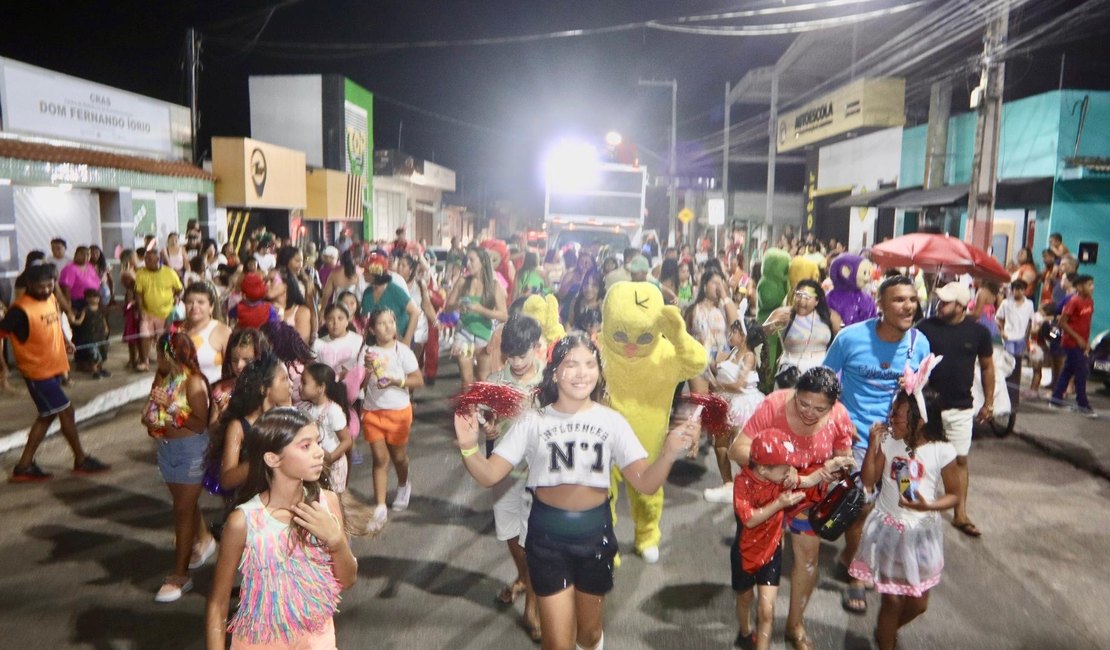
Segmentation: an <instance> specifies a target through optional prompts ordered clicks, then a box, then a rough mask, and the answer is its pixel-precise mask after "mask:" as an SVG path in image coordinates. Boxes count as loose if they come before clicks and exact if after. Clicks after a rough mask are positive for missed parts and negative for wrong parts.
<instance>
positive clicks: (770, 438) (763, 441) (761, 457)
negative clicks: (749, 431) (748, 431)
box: [750, 429, 794, 465]
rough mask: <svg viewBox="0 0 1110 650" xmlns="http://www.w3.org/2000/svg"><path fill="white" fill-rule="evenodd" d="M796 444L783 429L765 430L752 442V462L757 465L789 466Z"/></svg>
mask: <svg viewBox="0 0 1110 650" xmlns="http://www.w3.org/2000/svg"><path fill="white" fill-rule="evenodd" d="M793 455H794V443H793V442H792V441H791V440H790V436H789V435H787V433H786V432H785V431H783V430H782V429H764V430H763V431H760V432H759V433H758V434H756V436H755V440H752V450H751V456H750V459H751V462H753V463H755V464H756V465H789V464H790V459H791V457H792V456H793Z"/></svg>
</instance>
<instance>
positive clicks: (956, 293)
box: [937, 282, 971, 307]
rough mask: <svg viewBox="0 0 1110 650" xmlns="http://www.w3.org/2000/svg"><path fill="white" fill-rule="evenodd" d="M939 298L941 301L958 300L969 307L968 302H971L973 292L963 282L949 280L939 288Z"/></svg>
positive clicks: (957, 301)
mask: <svg viewBox="0 0 1110 650" xmlns="http://www.w3.org/2000/svg"><path fill="white" fill-rule="evenodd" d="M937 298H940V300H941V302H956V303H959V304H960V305H961V306H963V307H967V303H969V302H971V292H969V291H968V290H967V287H966V286H964V284H963V283H962V282H949V283H948V284H946V285H944V286H943V287H941V288H939V289H937Z"/></svg>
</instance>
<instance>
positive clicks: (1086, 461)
mask: <svg viewBox="0 0 1110 650" xmlns="http://www.w3.org/2000/svg"><path fill="white" fill-rule="evenodd" d="M1089 388H1091V389H1092V390H1091V395H1090V398H1091V405H1092V406H1093V407H1094V408H1095V410H1096V411H1098V412H1099V413H1100V417H1099V418H1098V419H1091V418H1087V417H1084V416H1082V415H1080V414H1079V413H1077V412H1075V411H1074V410H1071V409H1067V410H1062V409H1052V408H1049V406H1048V402H1047V401H1046V400H1032V399H1025V398H1023V399H1022V400H1021V407H1020V408H1019V409H1018V418H1017V423H1016V424H1015V425H1014V435H1015V436H1017V437H1018V438H1020V439H1022V440H1024V441H1026V442H1028V443H1030V444H1032V445H1034V446H1035V447H1038V448H1039V449H1041V450H1043V451H1045V452H1047V453H1049V454H1051V455H1053V456H1055V457H1057V458H1060V459H1062V460H1065V461H1067V462H1069V463H1071V464H1072V465H1075V466H1076V467H1078V468H1080V469H1083V470H1085V471H1088V472H1091V473H1092V474H1095V475H1097V476H1101V477H1102V478H1105V479H1108V480H1110V399H1108V398H1107V397H1106V396H1105V395H1103V394H1100V393H1098V392H1096V391H1094V390H1093V387H1089Z"/></svg>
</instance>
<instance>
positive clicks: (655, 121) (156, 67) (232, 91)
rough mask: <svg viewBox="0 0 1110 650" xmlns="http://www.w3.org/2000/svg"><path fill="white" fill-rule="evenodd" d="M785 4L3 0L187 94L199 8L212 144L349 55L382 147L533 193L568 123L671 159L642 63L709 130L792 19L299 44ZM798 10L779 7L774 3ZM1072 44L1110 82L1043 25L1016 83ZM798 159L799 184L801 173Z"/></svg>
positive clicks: (8, 47) (33, 22) (587, 24)
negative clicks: (588, 32)
mask: <svg viewBox="0 0 1110 650" xmlns="http://www.w3.org/2000/svg"><path fill="white" fill-rule="evenodd" d="M902 1H904V0H902ZM1089 1H1092V2H1095V3H1096V4H1105V3H1104V2H1103V0H1089ZM783 4H786V3H784V2H783V1H782V0H774V1H770V0H761V1H757V2H732V3H728V2H695V1H680V0H671V1H660V0H638V1H637V2H598V1H596V0H593V1H583V0H576V1H565V2H523V1H517V0H482V1H462V0H440V1H435V2H430V1H426V0H404V1H392V2H369V1H362V2H355V1H350V2H338V1H330V0H329V1H324V0H315V1H307V0H305V1H300V2H298V1H295V0H294V1H289V0H286V1H284V2H279V1H276V0H270V1H268V2H260V1H232V0H222V1H212V2H149V1H147V2H141V1H137V0H123V1H119V0H117V1H113V2H72V3H59V2H42V3H19V4H18V5H16V6H14V7H12V6H9V7H8V8H6V10H5V13H6V14H7V15H6V16H5V18H4V24H3V34H4V36H3V38H2V39H0V56H6V57H10V58H13V59H17V60H21V61H25V62H28V63H32V64H35V65H39V66H42V67H46V68H49V69H53V70H57V71H59V72H64V73H66V74H71V75H75V76H78V77H82V78H85V79H89V80H92V81H96V82H100V83H105V84H109V85H112V86H117V87H120V88H123V89H126V90H130V91H133V92H137V93H140V94H144V95H149V96H152V97H156V98H159V99H164V100H167V101H173V102H177V103H181V104H185V103H187V101H186V91H185V81H184V78H185V77H184V73H183V65H182V64H183V56H184V43H185V29H186V28H187V27H188V26H190V25H192V26H195V27H196V28H197V29H198V30H199V31H200V33H201V34H202V37H203V38H204V39H205V40H204V44H203V48H204V51H203V53H202V62H203V70H202V72H201V82H200V109H201V133H200V142H201V143H202V146H205V147H206V146H207V144H206V143H207V141H208V139H209V138H210V137H211V136H212V135H248V134H249V129H250V126H249V114H248V95H247V76H248V75H250V74H297V73H340V74H343V75H346V76H347V77H350V78H351V79H352V80H354V81H355V82H357V83H359V84H361V85H362V86H364V87H366V88H368V89H369V90H371V91H373V92H374V93H375V94H377V95H378V101H377V102H376V106H375V116H374V127H375V128H374V131H375V133H374V139H375V147H376V148H378V149H382V148H395V147H397V145H398V137H399V136H400V139H401V145H402V147H403V149H404V150H405V151H407V152H409V153H411V154H414V155H416V156H418V157H422V158H426V159H428V160H433V161H435V162H437V163H439V164H442V165H445V166H447V167H450V168H453V169H455V170H456V171H457V172H458V173H459V184H460V190H462V191H464V192H465V193H467V194H472V195H473V194H474V193H476V192H477V191H478V189H479V187H481V188H482V189H483V190H484V192H485V196H486V197H487V198H495V197H506V198H511V199H514V200H516V201H517V202H518V204H521V205H525V206H528V207H532V206H534V205H535V203H534V201H535V199H536V197H537V196H538V190H539V187H540V183H539V178H538V170H539V163H540V158H541V156H542V153H543V150H544V148H545V147H546V146H547V145H548V144H549V143H550V142H552V141H554V140H555V139H556V138H558V137H560V136H564V135H568V134H577V135H581V136H584V137H590V138H598V139H600V137H601V136H602V135H603V134H604V133H605V131H607V130H610V129H616V130H618V131H621V132H622V133H625V134H626V135H627V136H630V137H632V138H633V139H634V140H635V141H636V142H638V143H639V144H640V145H641V159H642V161H643V162H644V163H645V164H647V165H648V166H649V168H655V169H662V168H663V167H664V163H663V161H661V160H659V159H657V158H653V157H652V155H651V152H655V153H657V154H659V155H661V156H664V157H665V156H666V154H667V147H668V144H667V143H668V136H669V128H670V96H669V94H670V93H669V91H668V90H666V89H659V88H638V87H637V80H638V79H640V78H656V79H669V78H677V79H678V88H679V99H678V121H679V140H680V148H682V149H683V150H691V151H696V150H697V149H698V147H699V146H700V145H699V144H698V142H699V139H700V138H704V137H705V136H707V135H709V134H711V133H714V132H716V131H719V130H720V128H721V126H722V120H723V109H722V102H723V94H724V84H725V82H726V81H730V80H731V81H732V82H734V83H735V82H736V81H737V80H739V79H740V77H742V76H743V74H744V72H745V71H746V70H748V69H749V68H752V67H759V66H764V65H768V64H771V63H773V62H774V61H775V60H776V59H777V58H778V56H780V55H781V54H782V52H783V51H785V49H786V48H787V47H788V46H789V44H790V42H791V41H792V40H793V38H794V37H793V36H790V35H779V36H761V37H743V38H737V37H711V36H702V35H685V34H674V33H665V32H660V31H655V30H650V29H633V30H629V31H624V32H619V33H611V34H605V35H592V36H584V37H578V38H568V39H560V40H544V41H540V42H532V43H526V44H513V45H490V46H465V47H444V48H428V49H398V50H394V51H381V52H375V53H365V54H362V55H360V56H357V57H336V56H331V55H330V54H325V55H324V56H313V52H307V51H305V50H301V49H298V48H297V47H295V45H294V44H296V43H302V42H313V43H333V44H339V43H383V42H390V43H396V42H413V41H425V40H451V41H455V40H460V39H474V38H485V37H499V36H512V35H523V34H536V33H546V32H553V31H559V30H565V29H576V28H596V27H604V26H610V25H617V24H623V23H630V22H639V21H644V20H650V19H665V18H673V17H677V16H685V15H693V14H703V13H709V12H714V11H721V10H732V9H737V8H751V7H766V6H781V5H783ZM894 4H899V0H879V1H876V2H871V3H867V7H868V9H873V8H877V7H882V6H890V5H894ZM935 4H939V3H935ZM1047 4H1050V5H1052V6H1053V9H1052V11H1063V10H1065V9H1066V8H1068V7H1070V6H1074V5H1078V4H1082V3H1081V2H1079V1H1078V0H1077V1H1074V2H1049V3H1047ZM271 10H272V11H271ZM858 10H859V9H858V8H854V9H851V10H843V11H840V12H839V14H832V13H830V12H826V13H824V14H820V15H821V16H827V15H840V14H844V13H850V11H858ZM1049 15H1050V14H1049ZM801 17H802V16H797V15H791V16H789V17H787V18H784V17H781V16H780V17H777V18H776V19H774V21H775V22H777V21H782V20H787V19H789V20H794V19H800V18H801ZM805 17H806V18H816V17H819V16H818V15H817V14H809V15H806V16H805ZM1037 19H1038V20H1041V19H1043V16H1038V18H1037ZM1029 22H1030V21H1026V23H1022V22H1021V21H1020V20H1018V21H1015V24H1014V25H1013V26H1012V28H1011V29H1012V30H1013V31H1014V32H1017V33H1020V32H1021V30H1022V29H1028V28H1031V25H1030V24H1028V23H1029ZM1064 51H1067V52H1068V61H1067V67H1066V71H1065V73H1066V85H1068V86H1072V87H1087V88H1107V87H1110V81H1108V80H1110V74H1108V73H1110V70H1108V69H1107V68H1108V65H1110V64H1107V63H1105V57H1104V56H1102V55H1101V54H1100V52H1101V43H1100V42H1099V41H1098V40H1097V39H1086V40H1084V41H1079V42H1071V43H1066V44H1062V45H1054V44H1052V43H1046V44H1045V46H1044V47H1041V48H1040V49H1038V51H1037V52H1035V53H1031V54H1028V55H1025V56H1023V57H1021V58H1019V59H1017V60H1015V61H1014V62H1012V63H1011V64H1010V66H1009V69H1008V83H1007V91H1006V92H1007V95H1006V96H1007V98H1008V99H1009V98H1012V97H1018V96H1026V95H1029V94H1034V93H1037V92H1043V91H1045V90H1050V89H1054V88H1055V87H1056V85H1057V82H1058V75H1059V67H1060V54H1061V53H1062V52H1064ZM971 81H972V80H970V79H968V80H965V79H962V78H961V79H959V80H957V82H956V83H955V84H954V85H955V87H956V92H955V95H956V96H955V98H954V104H955V105H956V106H957V107H960V106H961V105H962V106H966V88H968V87H970V86H971V85H973V84H972V83H971ZM388 100H395V101H396V102H403V103H405V104H409V105H411V106H415V107H418V108H419V109H422V110H423V111H428V112H431V113H435V114H439V115H442V116H446V117H449V118H451V119H452V120H456V121H459V122H464V123H467V124H470V125H476V126H477V127H480V128H474V127H472V126H466V125H462V124H458V123H454V122H449V121H445V120H442V119H438V118H436V117H432V116H429V115H426V114H421V113H420V112H417V111H415V110H413V109H411V108H406V107H402V106H399V105H398V104H397V103H395V102H391V101H388ZM741 110H742V109H741ZM748 110H752V109H748ZM741 115H742V113H741ZM399 132H400V133H399ZM718 160H719V159H718ZM714 164H719V162H718V163H714ZM753 167H754V169H748V166H743V167H741V166H737V169H734V171H733V175H734V187H735V186H749V187H752V188H758V187H760V186H761V184H762V183H763V182H764V181H763V180H762V176H761V172H760V170H759V167H758V166H753ZM797 176H798V179H799V180H798V184H799V188H798V189H800V178H801V175H800V174H797ZM736 177H738V178H736ZM784 178H785V179H787V180H786V182H787V183H789V182H790V179H791V178H792V176H790V173H789V172H786V174H785V176H784Z"/></svg>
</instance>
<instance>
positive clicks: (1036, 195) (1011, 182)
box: [852, 176, 1053, 210]
mask: <svg viewBox="0 0 1110 650" xmlns="http://www.w3.org/2000/svg"><path fill="white" fill-rule="evenodd" d="M1052 182H1053V180H1052V178H1051V177H1048V176H1046V177H1023V178H1005V179H1001V180H999V181H998V188H997V197H996V198H995V202H994V205H995V207H996V208H1024V207H1029V206H1037V205H1048V204H1049V203H1051V202H1052ZM970 187H971V186H970V185H945V186H943V187H936V188H933V189H931V190H923V189H914V190H911V191H908V192H903V193H901V194H897V195H894V196H891V197H890V198H887V199H883V200H882V201H880V202H879V203H878V206H879V207H880V208H901V209H903V210H913V209H919V208H943V207H959V206H966V205H967V195H968V192H969V191H970ZM852 198H854V197H852Z"/></svg>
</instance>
